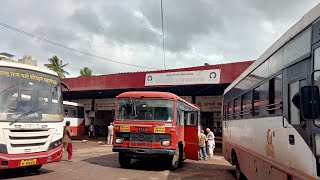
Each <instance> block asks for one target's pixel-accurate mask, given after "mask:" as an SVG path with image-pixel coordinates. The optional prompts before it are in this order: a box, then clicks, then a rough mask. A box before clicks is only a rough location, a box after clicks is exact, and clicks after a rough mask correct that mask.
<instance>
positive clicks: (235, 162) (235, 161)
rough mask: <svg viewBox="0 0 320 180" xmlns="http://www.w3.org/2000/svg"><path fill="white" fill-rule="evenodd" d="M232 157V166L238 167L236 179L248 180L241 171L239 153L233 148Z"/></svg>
mask: <svg viewBox="0 0 320 180" xmlns="http://www.w3.org/2000/svg"><path fill="white" fill-rule="evenodd" d="M231 157H232V165H234V166H236V179H237V180H244V179H247V178H246V177H245V175H244V174H243V173H242V171H241V167H240V163H239V160H238V157H237V153H236V151H235V150H234V149H233V148H232V150H231Z"/></svg>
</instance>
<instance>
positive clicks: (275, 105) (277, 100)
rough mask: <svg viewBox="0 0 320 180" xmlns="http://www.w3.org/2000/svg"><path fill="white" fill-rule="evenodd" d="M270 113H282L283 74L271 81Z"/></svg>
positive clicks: (268, 108)
mask: <svg viewBox="0 0 320 180" xmlns="http://www.w3.org/2000/svg"><path fill="white" fill-rule="evenodd" d="M267 111H268V112H269V114H276V115H282V74H280V75H278V76H276V77H274V78H272V79H271V80H270V81H269V105H268V107H267Z"/></svg>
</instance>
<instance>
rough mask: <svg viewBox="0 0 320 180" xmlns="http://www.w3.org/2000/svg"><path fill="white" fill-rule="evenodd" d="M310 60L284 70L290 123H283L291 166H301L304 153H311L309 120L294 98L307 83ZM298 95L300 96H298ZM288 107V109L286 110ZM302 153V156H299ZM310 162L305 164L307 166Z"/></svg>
mask: <svg viewBox="0 0 320 180" xmlns="http://www.w3.org/2000/svg"><path fill="white" fill-rule="evenodd" d="M308 67H309V61H307V60H304V61H301V62H299V63H297V64H295V65H293V66H291V67H289V68H287V69H286V70H285V71H284V76H283V77H284V81H283V83H284V89H285V91H284V102H287V103H286V105H284V112H285V114H284V115H285V117H286V118H287V120H288V122H287V123H288V124H286V123H283V125H284V128H285V131H286V137H285V142H286V144H287V148H288V152H289V153H288V154H287V156H288V157H287V162H288V163H289V165H290V166H291V167H297V166H301V165H302V164H301V163H303V162H306V161H304V160H303V159H304V158H311V157H304V156H303V154H310V153H309V152H308V151H310V149H311V148H310V134H309V129H310V125H309V124H308V123H309V121H306V120H305V119H303V118H302V116H301V113H300V108H298V107H296V105H295V104H294V103H293V99H294V97H295V95H297V93H299V92H300V89H301V87H303V86H306V85H307V79H306V77H307V70H308V69H309V68H308ZM296 97H298V96H296ZM286 109H287V111H286ZM299 155H300V156H299ZM307 166H308V164H305V167H307Z"/></svg>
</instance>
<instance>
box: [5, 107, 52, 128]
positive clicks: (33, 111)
mask: <svg viewBox="0 0 320 180" xmlns="http://www.w3.org/2000/svg"><path fill="white" fill-rule="evenodd" d="M40 110H47V109H35V110H31V111H28V112H25V113H22V114H20V116H19V117H18V118H17V119H15V120H13V121H12V122H11V123H10V124H9V125H12V124H14V123H16V122H17V121H18V120H20V119H21V118H23V117H24V116H25V115H28V114H32V113H36V112H38V111H40Z"/></svg>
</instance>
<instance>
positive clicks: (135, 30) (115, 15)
mask: <svg viewBox="0 0 320 180" xmlns="http://www.w3.org/2000/svg"><path fill="white" fill-rule="evenodd" d="M71 19H72V21H73V22H74V23H78V25H80V26H81V27H83V28H84V29H86V30H87V31H88V32H90V33H97V34H99V35H103V36H104V37H105V39H106V40H111V41H112V42H113V43H117V44H121V45H122V44H126V43H129V44H145V45H157V43H159V39H160V36H159V35H158V34H157V33H156V32H154V31H152V29H150V28H149V27H148V24H147V22H145V21H144V19H143V17H141V18H140V17H137V16H135V15H134V11H133V9H128V8H124V7H119V6H110V5H109V4H106V5H104V6H102V7H100V9H84V8H83V9H79V10H77V11H76V12H75V13H74V14H73V15H72V17H71Z"/></svg>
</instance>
